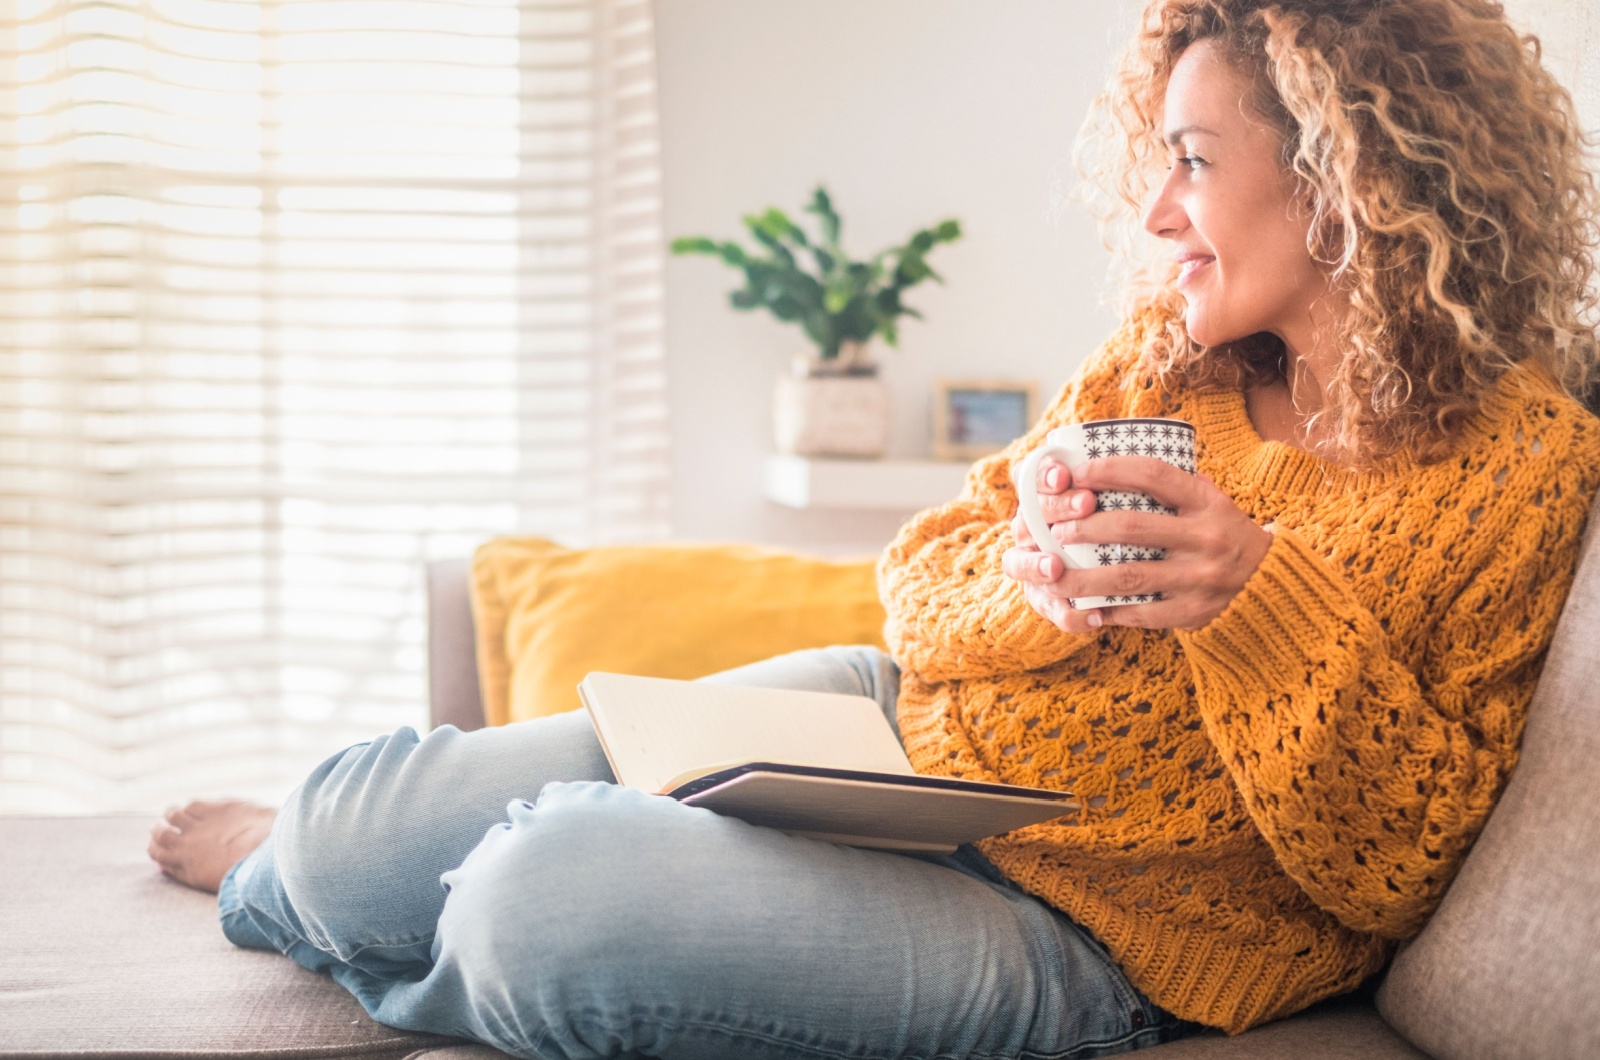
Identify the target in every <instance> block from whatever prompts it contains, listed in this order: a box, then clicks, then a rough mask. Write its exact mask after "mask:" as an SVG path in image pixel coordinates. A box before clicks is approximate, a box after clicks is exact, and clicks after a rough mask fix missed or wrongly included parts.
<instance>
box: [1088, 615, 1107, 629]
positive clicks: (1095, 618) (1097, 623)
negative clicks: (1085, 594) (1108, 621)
mask: <svg viewBox="0 0 1600 1060" xmlns="http://www.w3.org/2000/svg"><path fill="white" fill-rule="evenodd" d="M1088 622H1089V625H1090V626H1092V627H1093V628H1095V629H1099V628H1100V627H1101V626H1102V625H1103V624H1104V623H1105V619H1103V618H1101V617H1100V612H1098V611H1090V612H1089V618H1088Z"/></svg>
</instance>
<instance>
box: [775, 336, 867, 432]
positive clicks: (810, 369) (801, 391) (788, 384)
mask: <svg viewBox="0 0 1600 1060" xmlns="http://www.w3.org/2000/svg"><path fill="white" fill-rule="evenodd" d="M848 352H849V353H850V356H849V358H848V359H846V358H845V357H843V356H841V358H840V360H841V361H843V362H844V363H845V364H846V365H849V366H851V367H852V368H853V371H848V372H841V371H840V367H839V366H838V365H823V364H821V363H819V362H817V361H815V360H808V359H805V358H799V359H797V360H796V362H795V366H794V370H793V371H792V372H791V373H790V374H788V375H783V376H779V377H778V383H777V386H776V388H775V389H774V391H773V396H772V427H773V442H774V444H775V445H776V446H777V449H778V452H780V453H783V454H785V455H792V456H853V457H881V456H882V455H883V454H884V453H885V452H887V451H888V448H889V387H888V385H887V384H886V383H884V381H883V380H881V379H879V378H878V377H877V375H876V374H875V373H871V374H869V371H870V370H867V371H864V370H863V363H864V357H863V355H862V352H861V351H859V350H854V351H848Z"/></svg>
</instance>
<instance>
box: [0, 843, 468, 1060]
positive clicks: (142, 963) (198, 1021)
mask: <svg viewBox="0 0 1600 1060" xmlns="http://www.w3.org/2000/svg"><path fill="white" fill-rule="evenodd" d="M149 827H150V822H149V821H148V820H147V819H144V818H139V817H90V818H18V817H13V818H0V851H4V856H0V894H4V895H5V897H4V899H3V900H0V939H3V940H4V947H5V954H4V957H3V958H0V1057H8V1058H9V1057H28V1058H29V1060H45V1058H53V1057H73V1058H76V1060H84V1058H88V1057H131V1056H138V1057H140V1058H141V1060H157V1058H162V1057H185V1058H188V1060H194V1058H195V1057H202V1056H203V1057H257V1056H259V1057H273V1058H275V1060H285V1058H290V1057H306V1058H310V1057H365V1058H370V1060H384V1058H388V1057H393V1058H395V1060H399V1058H401V1057H405V1056H409V1055H410V1054H412V1053H414V1052H417V1051H418V1050H421V1049H425V1048H429V1047H431V1046H435V1045H440V1044H445V1043H448V1042H450V1041H452V1040H453V1039H449V1038H440V1037H437V1036H435V1035H424V1034H412V1033H409V1032H407V1031H397V1030H394V1029H393V1028H390V1027H385V1026H383V1025H382V1024H380V1023H375V1022H374V1021H373V1020H372V1019H370V1018H369V1017H368V1016H367V1014H366V1013H365V1012H363V1011H362V1009H361V1006H360V1005H358V1004H356V1001H355V999H354V998H353V997H351V996H350V994H349V993H347V992H346V991H345V990H344V989H343V988H342V987H340V986H339V985H338V984H336V983H335V982H334V981H333V980H332V979H329V978H327V977H326V976H321V975H316V974H314V973H312V972H308V971H306V970H305V969H303V968H301V967H299V966H298V965H296V964H294V963H293V962H291V961H289V960H286V959H285V958H283V957H280V956H278V955H277V954H275V953H262V952H258V951H253V950H241V949H237V948H235V947H234V946H233V945H232V944H230V943H229V942H228V941H227V940H226V939H224V938H223V937H222V930H221V928H220V927H219V926H218V924H217V902H216V898H215V897H214V896H212V895H209V894H202V893H201V892H199V891H194V890H190V889H189V888H187V887H184V886H182V885H180V884H177V883H174V882H172V881H171V880H169V879H167V878H166V877H164V876H162V875H161V874H160V873H159V872H158V871H157V870H156V868H155V866H154V865H153V864H151V862H150V861H149V860H148V859H147V858H146V857H145V854H144V848H145V843H146V840H147V839H148V835H147V833H148V830H149ZM495 1055H498V1054H495Z"/></svg>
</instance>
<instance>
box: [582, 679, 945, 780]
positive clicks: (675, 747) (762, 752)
mask: <svg viewBox="0 0 1600 1060" xmlns="http://www.w3.org/2000/svg"><path fill="white" fill-rule="evenodd" d="M578 692H579V694H580V695H581V696H582V698H583V702H584V705H585V706H586V707H588V709H589V714H590V716H591V717H592V718H593V719H594V723H595V730H596V732H598V733H599V735H600V742H601V744H602V745H604V747H605V750H606V756H607V757H608V758H609V759H610V760H611V767H612V769H613V770H614V771H615V772H616V774H617V781H618V782H619V783H622V784H626V785H627V786H628V787H632V788H641V789H643V790H645V791H649V792H652V793H655V792H661V791H665V790H666V789H667V785H668V783H669V782H670V781H671V780H672V779H673V778H674V777H677V776H679V775H681V774H683V773H686V772H688V771H689V770H704V769H707V768H716V767H721V766H725V765H728V764H730V763H742V762H755V761H762V762H788V763H794V764H797V765H811V766H831V767H833V768H836V769H868V770H877V771H878V772H882V773H901V774H908V775H910V774H914V772H915V771H914V770H913V769H912V768H911V763H910V761H909V760H908V759H907V758H906V755H905V751H904V750H902V749H901V747H900V741H899V740H898V739H896V737H895V735H894V730H893V729H891V728H890V727H889V722H888V720H887V719H885V718H884V716H883V711H882V710H880V709H879V708H878V704H877V703H876V702H875V701H873V700H871V699H869V698H867V697H866V696H844V695H834V694H832V693H828V692H795V691H790V690H785V689H775V688H743V687H739V686H736V685H714V684H705V683H703V682H698V681H672V680H667V679H665V678H659V677H631V676H627V675H624V674H608V673H592V674H590V675H589V676H588V677H585V678H584V679H583V681H582V683H580V684H579V685H578Z"/></svg>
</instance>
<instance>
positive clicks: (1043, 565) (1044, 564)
mask: <svg viewBox="0 0 1600 1060" xmlns="http://www.w3.org/2000/svg"><path fill="white" fill-rule="evenodd" d="M1039 573H1040V574H1041V575H1043V576H1044V577H1046V578H1048V577H1050V557H1049V556H1043V557H1041V558H1040V560H1039Z"/></svg>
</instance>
